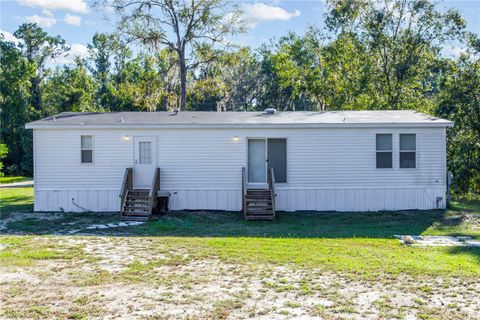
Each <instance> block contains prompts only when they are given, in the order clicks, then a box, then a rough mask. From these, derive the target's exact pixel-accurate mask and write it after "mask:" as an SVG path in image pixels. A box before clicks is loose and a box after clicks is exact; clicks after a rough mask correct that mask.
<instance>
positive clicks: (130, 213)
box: [122, 211, 150, 216]
mask: <svg viewBox="0 0 480 320" xmlns="http://www.w3.org/2000/svg"><path fill="white" fill-rule="evenodd" d="M122 215H125V216H150V212H148V211H122Z"/></svg>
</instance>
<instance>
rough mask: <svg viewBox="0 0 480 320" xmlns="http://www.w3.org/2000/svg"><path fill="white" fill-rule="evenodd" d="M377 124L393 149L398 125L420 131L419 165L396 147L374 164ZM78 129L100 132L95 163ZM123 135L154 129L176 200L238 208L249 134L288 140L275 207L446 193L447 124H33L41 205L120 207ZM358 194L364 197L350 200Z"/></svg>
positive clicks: (166, 185)
mask: <svg viewBox="0 0 480 320" xmlns="http://www.w3.org/2000/svg"><path fill="white" fill-rule="evenodd" d="M379 132H380V133H382V132H389V133H391V134H392V150H399V143H400V141H399V135H400V134H408V133H412V134H416V163H417V168H416V170H403V169H400V166H399V161H400V155H399V152H393V154H392V162H393V168H392V169H389V170H378V169H376V166H375V162H376V152H372V151H375V150H376V134H377V133H379ZM81 135H91V136H94V138H95V139H94V145H95V146H94V147H95V155H94V156H95V158H94V160H95V165H94V166H82V165H79V163H78V144H77V143H74V142H75V141H79V139H80V138H79V137H80V136H81ZM126 135H128V136H131V137H135V136H156V137H157V139H156V148H155V149H156V155H157V157H156V159H157V166H158V167H160V175H161V179H160V181H161V186H160V189H161V190H164V191H169V192H171V193H172V197H171V201H172V202H171V203H172V208H173V209H221V210H240V209H241V167H246V166H247V162H248V161H247V160H248V156H247V150H248V148H247V138H255V137H259V138H278V137H283V138H286V139H287V140H288V148H287V159H286V161H287V164H288V166H287V183H285V184H283V183H282V184H278V186H277V190H278V194H279V196H278V200H277V201H278V203H279V210H310V209H311V208H314V209H315V210H342V208H347V209H346V210H353V211H359V210H382V209H389V210H395V209H399V208H403V209H405V208H409V209H422V208H434V206H435V198H436V197H437V196H444V189H445V188H444V186H445V168H446V160H445V128H411V129H407V128H398V129H395V128H393V129H392V128H388V130H387V129H385V128H383V129H382V128H348V129H333V128H332V129H329V128H326V129H158V130H153V129H151V130H150V129H149V130H141V129H138V130H127V129H97V130H93V129H92V130H87V129H84V130H78V129H75V130H54V129H41V130H40V129H36V130H35V144H36V145H35V150H36V154H35V169H36V172H35V179H36V181H35V197H36V199H35V209H36V210H47V209H48V210H55V209H57V210H58V207H60V206H62V208H64V209H65V210H67V211H68V209H69V208H70V207H69V206H71V202H72V201H71V199H72V198H74V197H75V198H76V199H77V200H78V201H80V202H77V201H76V202H77V203H78V204H79V205H81V206H83V207H85V208H87V209H90V210H105V211H114V210H118V206H119V205H118V201H119V200H118V193H119V190H120V186H121V183H122V178H123V174H124V171H125V168H127V167H133V161H134V159H133V158H134V157H133V139H129V140H126V139H124V137H125V136H126ZM152 150H154V149H152ZM355 190H356V191H355ZM395 190H404V191H402V192H403V193H402V194H404V195H403V196H402V194H400V193H395ZM95 192H97V193H95ZM94 194H96V195H95V196H94ZM89 195H90V196H89ZM363 196H365V197H366V198H364V199H363V200H362V199H361V197H363ZM89 197H94V198H91V199H92V200H88V199H90V198H89ZM104 197H107V198H104ZM330 197H333V198H330ZM372 197H373V198H372ZM379 197H384V198H382V199H380V198H379ZM402 197H403V198H402ZM81 199H83V200H81ZM349 199H350V200H349ZM369 199H370V200H369ZM399 199H406V200H405V201H407V200H408V199H411V200H408V201H410V202H408V203H402V202H401V201H400V200H399ZM422 199H423V200H422ZM81 201H85V202H81ZM345 201H347V202H345ZM358 201H365V203H364V204H358V206H354V205H352V203H353V204H354V203H356V202H358ZM385 201H387V202H385ZM397 201H398V203H397ZM60 203H61V204H60ZM419 204H422V205H421V206H420V205H419ZM314 209H311V210H314ZM72 210H76V209H75V208H72Z"/></svg>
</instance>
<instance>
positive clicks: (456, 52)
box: [442, 45, 467, 58]
mask: <svg viewBox="0 0 480 320" xmlns="http://www.w3.org/2000/svg"><path fill="white" fill-rule="evenodd" d="M442 51H443V53H444V54H445V55H447V56H450V57H453V58H460V56H461V55H462V54H463V53H467V49H465V48H461V47H457V46H453V45H445V46H444V47H443V50H442Z"/></svg>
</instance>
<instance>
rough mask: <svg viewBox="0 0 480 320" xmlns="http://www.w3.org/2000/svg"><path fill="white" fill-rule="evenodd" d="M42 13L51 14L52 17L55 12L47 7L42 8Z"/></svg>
mask: <svg viewBox="0 0 480 320" xmlns="http://www.w3.org/2000/svg"><path fill="white" fill-rule="evenodd" d="M42 13H43V14H44V15H46V16H49V17H52V16H53V13H52V11H50V10H47V9H42Z"/></svg>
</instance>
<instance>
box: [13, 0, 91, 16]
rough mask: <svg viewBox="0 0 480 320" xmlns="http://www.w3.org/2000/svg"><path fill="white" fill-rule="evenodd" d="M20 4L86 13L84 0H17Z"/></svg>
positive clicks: (86, 7) (86, 8)
mask: <svg viewBox="0 0 480 320" xmlns="http://www.w3.org/2000/svg"><path fill="white" fill-rule="evenodd" d="M17 2H18V3H19V4H21V5H22V6H27V7H31V8H35V7H37V8H42V9H46V10H68V11H73V12H78V13H87V12H88V6H87V3H86V2H85V1H84V0H17Z"/></svg>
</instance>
